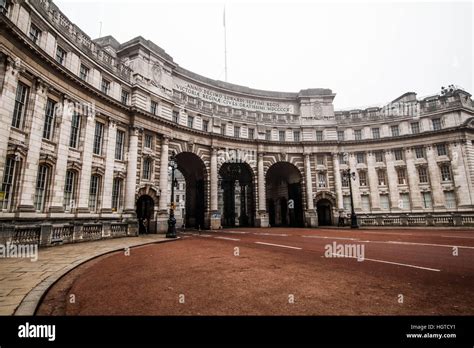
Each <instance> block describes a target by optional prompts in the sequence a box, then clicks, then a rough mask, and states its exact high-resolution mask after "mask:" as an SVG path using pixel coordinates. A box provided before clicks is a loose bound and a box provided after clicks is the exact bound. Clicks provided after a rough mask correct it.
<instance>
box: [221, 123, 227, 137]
mask: <svg viewBox="0 0 474 348" xmlns="http://www.w3.org/2000/svg"><path fill="white" fill-rule="evenodd" d="M226 127H227V125H226V124H223V125H221V134H222V135H227V132H226Z"/></svg>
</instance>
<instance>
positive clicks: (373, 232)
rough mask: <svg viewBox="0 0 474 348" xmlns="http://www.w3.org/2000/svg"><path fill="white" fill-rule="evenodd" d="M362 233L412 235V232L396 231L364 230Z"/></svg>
mask: <svg viewBox="0 0 474 348" xmlns="http://www.w3.org/2000/svg"><path fill="white" fill-rule="evenodd" d="M362 233H373V234H396V235H400V236H413V234H412V233H397V232H366V231H362Z"/></svg>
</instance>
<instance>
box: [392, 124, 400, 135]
mask: <svg viewBox="0 0 474 348" xmlns="http://www.w3.org/2000/svg"><path fill="white" fill-rule="evenodd" d="M390 132H391V133H392V137H398V136H399V135H400V128H398V125H396V126H390Z"/></svg>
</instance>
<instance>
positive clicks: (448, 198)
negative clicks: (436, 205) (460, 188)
mask: <svg viewBox="0 0 474 348" xmlns="http://www.w3.org/2000/svg"><path fill="white" fill-rule="evenodd" d="M444 201H445V205H446V208H448V209H453V208H456V196H455V195H454V191H444Z"/></svg>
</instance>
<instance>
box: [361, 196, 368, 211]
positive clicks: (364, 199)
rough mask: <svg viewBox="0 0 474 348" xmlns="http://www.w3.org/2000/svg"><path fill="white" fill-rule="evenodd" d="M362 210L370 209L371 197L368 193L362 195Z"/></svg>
mask: <svg viewBox="0 0 474 348" xmlns="http://www.w3.org/2000/svg"><path fill="white" fill-rule="evenodd" d="M360 203H361V207H362V211H370V199H369V196H368V195H362V196H360Z"/></svg>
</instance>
